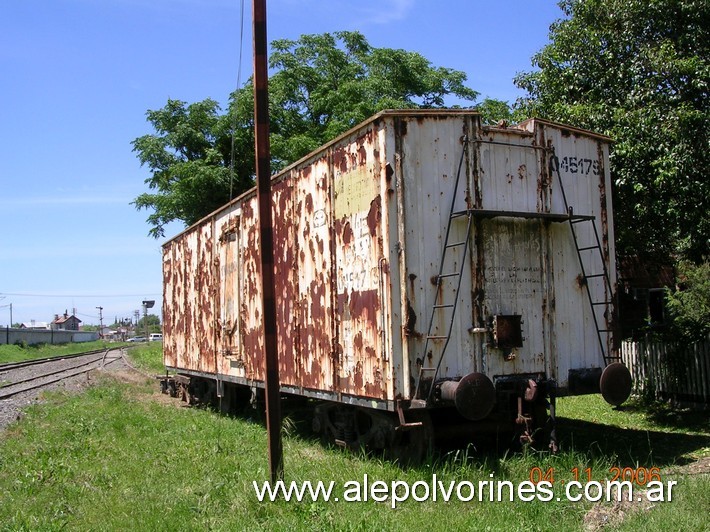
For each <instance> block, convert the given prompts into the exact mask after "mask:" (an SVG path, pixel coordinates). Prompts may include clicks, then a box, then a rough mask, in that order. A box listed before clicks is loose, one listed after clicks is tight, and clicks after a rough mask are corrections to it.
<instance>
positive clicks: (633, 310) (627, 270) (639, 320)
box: [619, 256, 675, 338]
mask: <svg viewBox="0 0 710 532" xmlns="http://www.w3.org/2000/svg"><path fill="white" fill-rule="evenodd" d="M674 286H675V269H674V268H673V266H672V265H670V264H666V263H663V262H658V261H652V260H643V259H641V258H640V257H637V256H630V257H624V258H622V259H621V260H620V261H619V310H620V318H621V323H620V324H621V330H622V337H623V338H638V337H641V336H643V335H644V334H645V333H647V332H649V331H653V330H656V331H658V330H662V329H663V328H664V327H665V326H666V325H667V315H666V306H665V296H666V291H667V290H668V289H673V287H674Z"/></svg>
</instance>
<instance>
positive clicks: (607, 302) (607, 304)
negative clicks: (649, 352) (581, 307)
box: [550, 148, 621, 366]
mask: <svg viewBox="0 0 710 532" xmlns="http://www.w3.org/2000/svg"><path fill="white" fill-rule="evenodd" d="M552 172H554V173H556V174H557V180H558V182H559V184H560V191H561V192H562V200H563V201H564V205H565V211H566V212H567V214H568V215H569V216H568V222H569V226H570V231H571V232H572V239H573V240H574V248H575V250H576V251H577V258H578V260H579V266H580V269H581V270H582V281H583V283H584V287H585V289H586V292H587V298H588V300H589V305H590V307H591V309H592V318H593V319H594V327H595V329H596V331H597V339H598V341H599V349H600V350H601V354H602V358H603V359H604V365H605V366H608V365H609V364H611V363H612V362H619V361H621V357H620V356H618V355H612V354H610V353H608V352H607V348H606V345H605V343H604V340H603V338H602V335H603V334H604V333H610V332H614V330H613V329H606V328H602V327H601V326H600V324H599V319H598V318H597V312H596V309H597V307H604V308H605V311H604V313H605V315H606V314H607V313H608V312H610V311H611V305H612V301H611V299H609V298H610V297H611V295H612V294H613V288H612V286H611V279H610V277H609V271H608V270H607V267H606V262H604V252H603V250H602V246H601V241H600V240H599V232H598V231H597V224H596V223H595V216H584V215H576V214H574V209H573V207H571V206H570V205H569V203H568V202H567V195H566V194H565V188H564V185H563V184H562V176H561V174H560V161H559V159H558V158H557V156H556V155H555V151H554V148H553V149H552V155H551V156H550V173H552ZM579 224H590V225H591V227H592V230H593V234H594V240H593V241H592V242H590V243H588V244H586V243H585V244H583V245H582V246H581V247H580V243H579V235H578V234H577V231H576V227H577V226H578V225H579ZM580 227H581V226H580ZM594 250H596V253H594ZM586 252H592V255H594V256H598V258H599V259H600V262H601V265H602V271H596V272H591V273H590V272H589V270H590V269H591V265H589V268H588V267H587V265H585V259H584V255H583V253H586ZM589 279H602V280H603V282H604V285H605V290H604V292H605V294H606V296H605V297H604V299H602V300H599V301H595V300H594V298H593V297H592V291H591V290H590V288H589ZM604 326H606V325H604Z"/></svg>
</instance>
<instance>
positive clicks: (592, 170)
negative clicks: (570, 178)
mask: <svg viewBox="0 0 710 532" xmlns="http://www.w3.org/2000/svg"><path fill="white" fill-rule="evenodd" d="M600 167H601V165H600V164H599V161H595V160H593V159H583V158H582V157H562V159H561V160H560V168H561V169H562V170H563V171H565V172H568V173H570V174H583V175H589V174H593V175H599V169H600Z"/></svg>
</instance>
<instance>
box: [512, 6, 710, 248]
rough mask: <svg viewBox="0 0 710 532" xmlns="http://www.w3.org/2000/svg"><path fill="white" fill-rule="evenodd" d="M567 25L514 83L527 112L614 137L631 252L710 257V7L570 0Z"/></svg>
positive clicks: (625, 243) (619, 203) (623, 228)
mask: <svg viewBox="0 0 710 532" xmlns="http://www.w3.org/2000/svg"><path fill="white" fill-rule="evenodd" d="M560 7H561V8H562V10H563V11H564V13H565V15H566V16H567V18H565V19H562V20H558V21H557V22H555V23H554V24H553V25H552V26H551V28H550V41H551V42H550V43H549V44H548V45H547V46H545V47H544V48H543V49H542V50H541V51H540V52H539V53H538V54H536V55H535V56H534V58H533V65H534V66H536V67H538V68H539V70H537V71H534V72H528V73H522V74H519V75H518V76H517V77H516V80H515V82H516V84H517V85H518V86H519V87H521V88H523V89H525V90H526V91H527V92H528V96H527V98H526V99H523V100H521V101H519V102H518V104H517V105H518V107H519V108H521V109H524V110H525V112H526V113H529V114H532V115H537V116H541V117H544V118H548V119H552V120H557V121H562V122H567V123H571V124H574V125H577V126H580V127H585V128H588V129H591V130H594V131H598V132H601V133H605V134H607V135H609V136H611V137H612V138H613V139H614V140H615V145H614V150H613V153H612V161H611V163H612V169H611V170H612V175H613V176H614V178H615V184H616V189H615V193H616V197H615V198H614V199H615V225H616V228H617V239H618V243H619V249H620V251H621V252H622V253H625V254H637V255H643V254H644V253H647V252H653V253H658V254H659V255H662V256H668V255H670V254H680V255H681V256H684V257H686V258H688V259H691V260H693V261H695V262H699V261H700V260H701V259H702V257H703V256H706V255H707V254H708V250H709V249H708V243H709V241H708V234H710V217H708V216H707V213H708V210H709V207H710V205H709V204H708V198H710V180H708V179H707V176H706V175H705V174H706V169H707V168H708V164H709V163H710V150H709V149H708V147H709V145H710V135H709V132H710V107H709V106H708V87H709V85H710V8H709V7H708V3H707V1H706V0H653V1H651V2H648V1H646V0H563V1H561V2H560Z"/></svg>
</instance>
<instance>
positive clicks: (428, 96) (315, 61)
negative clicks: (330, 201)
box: [133, 32, 478, 237]
mask: <svg viewBox="0 0 710 532" xmlns="http://www.w3.org/2000/svg"><path fill="white" fill-rule="evenodd" d="M272 50H273V51H272V55H271V57H270V67H271V69H272V71H274V74H273V75H272V77H271V79H270V80H269V112H270V133H271V153H272V168H273V169H274V170H276V171H278V170H279V169H281V168H283V167H285V166H286V165H288V164H290V163H292V162H294V161H296V160H298V159H299V158H301V157H303V156H304V155H306V154H308V153H310V152H311V151H313V150H315V149H317V148H318V147H319V146H321V145H322V144H324V143H326V142H328V141H329V140H331V139H333V138H335V137H336V136H338V135H339V134H341V133H343V132H344V131H347V130H348V129H350V128H351V127H353V126H355V125H356V124H358V123H359V122H361V121H363V120H365V119H366V118H368V117H369V116H371V115H373V114H375V113H377V112H378V111H381V110H383V109H388V108H414V107H441V106H443V105H444V104H445V100H446V97H447V96H450V95H454V96H456V97H458V98H460V99H463V100H469V101H473V100H475V99H476V98H477V96H478V93H477V92H476V91H474V90H472V89H470V88H468V87H466V86H465V85H464V82H465V81H466V75H465V74H464V73H463V72H460V71H457V70H452V69H448V68H443V67H434V66H433V65H432V64H431V63H430V62H429V61H428V60H426V59H425V58H424V57H422V56H421V55H420V54H417V53H415V52H408V51H405V50H395V49H390V48H373V47H372V46H370V45H369V44H368V42H367V40H366V39H365V37H364V36H363V35H362V34H360V33H358V32H336V33H333V34H330V33H325V34H323V35H303V36H301V38H300V39H298V40H297V41H293V40H277V41H275V42H273V43H272ZM147 118H148V121H149V122H150V123H151V125H152V126H153V129H154V130H155V133H153V134H148V135H144V136H142V137H139V138H137V139H136V140H134V141H133V150H134V151H135V152H137V154H138V158H139V160H140V161H141V164H142V165H145V166H147V167H148V168H149V170H150V171H151V176H150V177H149V178H148V179H147V180H146V183H147V184H148V186H149V188H150V190H151V192H148V193H145V194H141V195H140V196H138V197H137V198H136V199H135V200H134V202H133V205H135V207H136V208H137V209H139V210H140V209H152V210H153V213H152V214H150V215H149V216H148V223H149V224H150V225H151V229H150V234H151V235H152V236H155V237H159V236H162V235H163V234H164V227H165V225H166V224H167V223H169V222H172V221H175V220H178V221H182V222H184V223H185V224H186V225H190V224H192V223H194V222H196V221H197V220H199V219H200V218H202V217H203V216H205V215H206V214H208V213H210V212H212V211H213V210H214V209H216V208H218V207H219V206H221V205H223V204H225V203H226V202H227V201H229V199H230V198H233V197H236V195H238V194H239V193H241V192H243V191H244V190H246V189H248V188H250V187H251V186H252V185H253V175H254V155H253V154H254V148H253V146H254V139H253V92H252V85H251V82H248V83H247V84H246V85H245V86H244V87H241V88H239V89H238V90H237V91H235V92H234V93H233V94H232V95H231V97H230V101H229V107H228V110H227V112H226V113H225V114H221V109H220V107H219V105H218V104H217V103H216V102H215V101H214V100H210V99H206V100H204V101H202V102H198V103H194V104H190V105H188V104H186V103H185V102H182V101H177V100H169V101H168V103H167V105H166V106H165V107H164V108H162V109H160V110H157V111H148V113H147ZM233 135H234V143H232V138H233Z"/></svg>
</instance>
